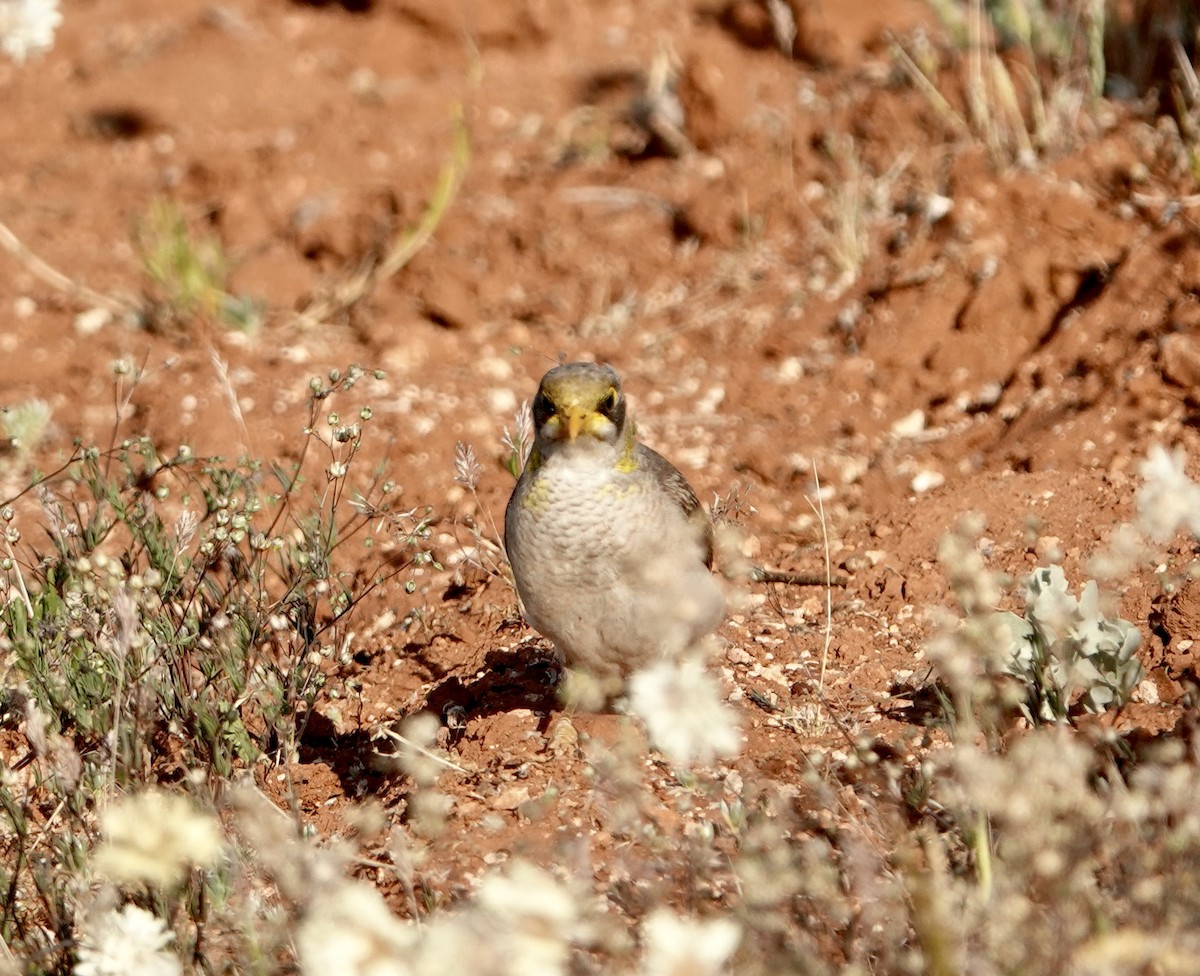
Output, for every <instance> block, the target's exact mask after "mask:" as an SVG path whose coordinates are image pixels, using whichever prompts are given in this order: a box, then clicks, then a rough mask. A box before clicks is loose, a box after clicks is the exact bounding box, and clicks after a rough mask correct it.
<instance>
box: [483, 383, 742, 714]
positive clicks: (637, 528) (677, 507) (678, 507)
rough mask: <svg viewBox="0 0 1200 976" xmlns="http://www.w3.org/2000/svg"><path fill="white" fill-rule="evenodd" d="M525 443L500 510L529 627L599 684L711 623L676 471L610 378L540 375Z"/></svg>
mask: <svg viewBox="0 0 1200 976" xmlns="http://www.w3.org/2000/svg"><path fill="white" fill-rule="evenodd" d="M534 413H535V423H536V424H537V429H536V440H535V445H534V449H533V452H532V454H531V456H530V459H529V462H528V463H527V465H526V467H525V470H524V471H523V472H522V473H521V477H520V479H519V480H518V482H517V486H516V488H515V489H514V491H513V494H512V497H511V498H510V499H509V503H508V507H507V509H506V511H505V543H506V547H507V549H508V555H509V560H510V562H511V564H512V569H513V576H514V579H515V582H516V585H517V591H518V593H519V595H520V597H521V602H522V604H523V605H524V608H525V615H526V618H527V619H528V621H529V623H530V625H531V626H533V627H534V628H535V629H536V630H538V631H540V632H541V633H542V634H544V635H545V636H546V637H548V638H550V640H551V641H553V642H554V644H555V645H556V647H558V649H559V650H560V651H561V653H562V654H563V656H564V657H565V659H566V662H567V664H568V665H570V666H572V667H573V668H576V669H578V670H582V671H584V672H587V673H588V674H589V675H590V676H592V677H594V678H596V679H598V680H600V681H601V682H602V683H604V684H605V685H606V687H607V689H608V691H609V693H612V692H613V691H618V690H620V685H621V683H622V681H623V679H624V678H625V677H626V676H627V675H628V674H629V673H630V672H631V671H633V670H636V669H638V668H642V667H645V666H647V665H648V664H650V663H651V662H653V661H654V660H657V659H659V658H662V657H677V656H680V655H682V654H683V653H684V652H685V651H687V650H688V649H689V648H690V647H692V646H693V645H695V644H696V643H697V642H698V641H700V640H701V639H702V638H703V637H705V636H706V635H707V634H709V633H711V631H712V630H713V629H714V628H715V627H716V626H717V624H719V623H720V621H721V618H722V616H723V615H724V607H725V601H724V594H723V593H722V591H721V587H720V585H719V584H718V582H717V581H716V579H715V578H714V577H713V575H712V574H711V573H710V572H709V570H708V566H709V564H710V563H711V559H712V536H711V525H710V523H709V520H708V516H707V514H706V513H705V511H704V509H703V507H702V506H701V505H700V502H699V499H698V498H697V497H696V493H695V491H693V490H692V487H691V485H689V484H688V482H687V479H686V478H684V476H683V475H682V474H681V473H680V472H679V471H678V469H676V468H675V466H674V465H672V464H671V463H670V462H669V461H668V460H666V458H664V457H663V456H662V455H661V454H659V453H658V452H656V451H654V450H652V449H651V448H649V447H646V446H645V445H642V444H639V443H638V442H637V440H636V438H635V436H634V427H633V422H632V420H631V419H629V418H628V417H627V416H626V403H625V398H624V396H623V394H622V393H621V387H620V380H619V378H618V377H617V374H616V372H615V371H613V370H612V369H611V368H609V367H606V366H596V365H593V364H589V363H571V364H568V365H566V366H560V367H557V368H556V369H553V370H551V371H550V372H549V373H547V374H546V376H545V377H543V379H542V382H541V384H540V386H539V390H538V396H537V399H536V400H535V402H534Z"/></svg>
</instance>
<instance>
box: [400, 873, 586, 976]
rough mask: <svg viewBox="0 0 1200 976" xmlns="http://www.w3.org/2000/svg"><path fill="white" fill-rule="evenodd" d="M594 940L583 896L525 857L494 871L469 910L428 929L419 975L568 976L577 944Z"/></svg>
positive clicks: (418, 964) (445, 917)
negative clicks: (581, 905)
mask: <svg viewBox="0 0 1200 976" xmlns="http://www.w3.org/2000/svg"><path fill="white" fill-rule="evenodd" d="M586 938H587V926H586V925H585V923H584V922H583V920H582V919H581V918H580V908H579V902H578V900H577V899H576V896H575V894H574V893H573V892H572V890H571V889H570V888H569V887H568V886H567V885H564V884H562V883H561V882H559V881H558V880H556V879H555V878H554V877H553V876H552V875H550V874H549V873H547V872H546V871H543V870H542V869H540V868H537V867H535V866H534V865H532V864H529V863H527V862H525V861H514V862H513V863H512V865H510V866H509V867H508V868H507V869H506V870H505V871H503V872H502V873H495V874H489V875H488V876H487V877H485V878H484V879H483V881H482V882H481V883H480V885H479V891H478V893H477V894H476V896H475V900H474V902H473V903H471V904H470V905H469V906H467V907H465V908H464V909H463V910H462V911H459V912H456V913H447V914H444V915H441V916H439V917H438V918H436V919H434V920H433V921H432V922H431V923H430V924H427V925H426V926H425V928H424V930H423V940H422V943H421V947H420V952H419V953H417V954H416V959H417V962H416V973H417V976H445V974H446V973H457V972H469V973H471V974H473V976H563V974H564V973H566V972H568V971H569V970H570V968H571V965H570V963H571V946H572V945H573V944H574V943H575V942H577V941H581V940H584V939H586Z"/></svg>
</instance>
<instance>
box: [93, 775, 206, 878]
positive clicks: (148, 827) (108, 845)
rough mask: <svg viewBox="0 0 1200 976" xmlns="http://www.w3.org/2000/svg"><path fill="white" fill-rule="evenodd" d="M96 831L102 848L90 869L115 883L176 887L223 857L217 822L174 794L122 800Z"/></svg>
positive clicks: (149, 794) (154, 793)
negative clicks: (100, 835)
mask: <svg viewBox="0 0 1200 976" xmlns="http://www.w3.org/2000/svg"><path fill="white" fill-rule="evenodd" d="M100 829H101V831H102V832H103V833H104V843H103V844H101V845H100V847H99V848H97V850H96V852H95V855H94V862H93V863H94V865H95V868H96V870H97V871H99V872H100V873H101V874H103V875H105V876H106V877H108V878H110V879H111V880H113V881H116V882H118V883H131V884H138V883H141V882H147V883H149V884H155V885H164V886H170V885H174V884H177V883H178V882H180V881H182V880H183V877H184V875H185V874H186V873H187V871H188V870H189V869H190V868H191V867H192V866H197V867H210V866H212V865H213V864H215V863H216V861H217V858H218V857H220V855H221V846H222V845H221V830H220V827H218V825H217V822H216V820H214V819H213V818H212V817H210V816H208V815H207V814H204V813H200V812H199V811H198V810H197V809H196V808H195V807H194V806H193V805H192V802H191V801H190V800H188V799H187V798H186V797H183V796H179V795H178V794H175V793H163V792H160V791H158V790H148V791H147V792H145V793H139V794H137V795H136V796H130V797H126V798H125V799H123V800H121V801H120V802H118V803H114V804H113V805H112V806H110V807H109V808H108V809H107V810H105V811H104V813H103V814H102V815H101V817H100Z"/></svg>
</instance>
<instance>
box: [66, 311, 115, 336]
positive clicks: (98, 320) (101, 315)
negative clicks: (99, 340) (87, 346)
mask: <svg viewBox="0 0 1200 976" xmlns="http://www.w3.org/2000/svg"><path fill="white" fill-rule="evenodd" d="M112 317H113V316H112V312H110V311H109V310H108V309H107V308H89V309H88V310H87V311H86V312H80V313H79V314H78V315H76V316H75V331H76V332H78V333H79V334H80V335H85V336H89V335H94V334H95V333H97V332H99V331H100V330H101V329H103V328H104V327H105V326H106V325H108V323H109V322H111V321H112Z"/></svg>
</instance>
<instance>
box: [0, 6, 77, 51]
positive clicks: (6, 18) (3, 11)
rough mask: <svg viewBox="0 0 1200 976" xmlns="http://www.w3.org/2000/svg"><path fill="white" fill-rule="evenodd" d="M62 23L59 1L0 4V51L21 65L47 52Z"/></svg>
mask: <svg viewBox="0 0 1200 976" xmlns="http://www.w3.org/2000/svg"><path fill="white" fill-rule="evenodd" d="M61 23H62V14H61V13H59V10H58V0H0V51H3V52H4V53H5V54H7V55H8V56H9V57H10V58H12V59H13V60H14V61H24V60H25V59H26V58H27V57H29V55H31V54H40V53H41V52H42V51H46V50H49V48H50V47H51V45H53V44H54V32H55V30H57V28H58V25H59V24H61Z"/></svg>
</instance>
